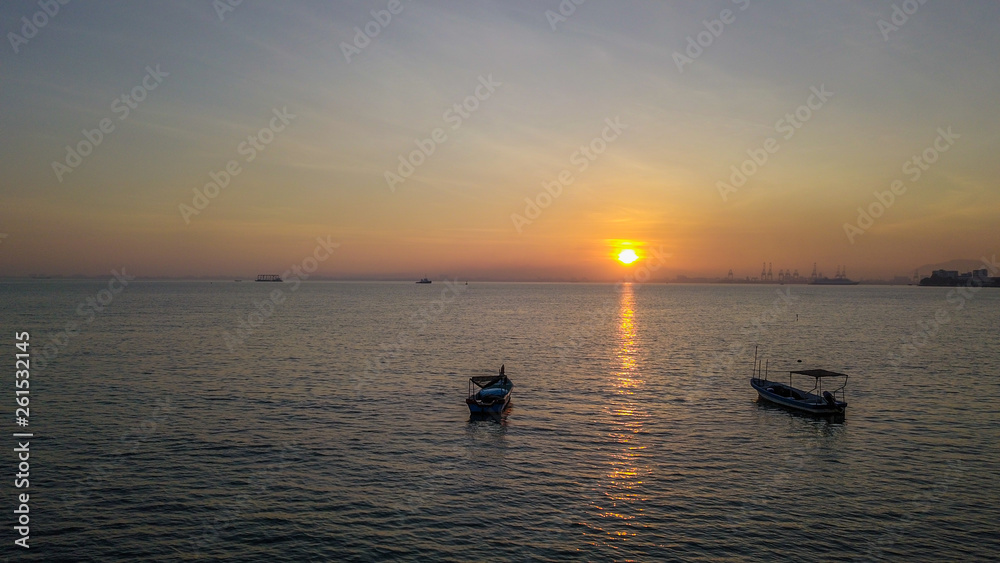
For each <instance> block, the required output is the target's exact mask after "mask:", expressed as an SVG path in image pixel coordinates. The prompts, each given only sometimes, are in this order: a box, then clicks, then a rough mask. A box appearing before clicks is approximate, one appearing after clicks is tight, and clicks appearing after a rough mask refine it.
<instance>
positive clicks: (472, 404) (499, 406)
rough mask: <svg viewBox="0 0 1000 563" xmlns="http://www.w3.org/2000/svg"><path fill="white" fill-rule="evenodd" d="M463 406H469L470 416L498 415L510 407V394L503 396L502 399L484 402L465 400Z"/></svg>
mask: <svg viewBox="0 0 1000 563" xmlns="http://www.w3.org/2000/svg"><path fill="white" fill-rule="evenodd" d="M465 404H467V405H469V412H470V413H472V414H500V413H502V412H503V411H504V409H506V408H507V407H508V406H510V393H509V392H508V393H507V394H506V395H504V397H503V399H501V400H497V401H493V402H486V401H479V400H476V399H471V398H470V399H466V401H465Z"/></svg>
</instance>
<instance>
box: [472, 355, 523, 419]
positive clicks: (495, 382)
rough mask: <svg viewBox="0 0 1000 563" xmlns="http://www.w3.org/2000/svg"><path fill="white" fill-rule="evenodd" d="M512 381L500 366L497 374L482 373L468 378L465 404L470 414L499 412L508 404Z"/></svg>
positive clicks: (512, 385) (512, 386)
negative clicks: (467, 394)
mask: <svg viewBox="0 0 1000 563" xmlns="http://www.w3.org/2000/svg"><path fill="white" fill-rule="evenodd" d="M513 388H514V383H513V382H511V380H510V379H508V378H507V375H506V374H505V373H504V366H502V365H501V366H500V373H499V374H498V375H483V376H476V377H470V378H469V396H468V398H466V399H465V404H467V405H469V412H470V413H472V414H499V413H501V412H503V410H504V409H506V408H507V406H508V405H509V404H510V392H511V390H512V389H513Z"/></svg>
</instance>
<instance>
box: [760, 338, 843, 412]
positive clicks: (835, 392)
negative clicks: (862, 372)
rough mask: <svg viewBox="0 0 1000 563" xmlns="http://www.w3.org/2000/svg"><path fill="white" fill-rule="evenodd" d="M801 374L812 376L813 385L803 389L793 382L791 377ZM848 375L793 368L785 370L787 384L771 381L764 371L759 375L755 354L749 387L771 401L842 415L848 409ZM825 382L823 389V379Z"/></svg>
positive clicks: (791, 406)
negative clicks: (846, 390) (846, 391)
mask: <svg viewBox="0 0 1000 563" xmlns="http://www.w3.org/2000/svg"><path fill="white" fill-rule="evenodd" d="M793 375H801V376H805V377H811V378H813V386H812V388H811V389H809V390H808V391H806V390H805V389H801V388H798V387H795V386H793V385H792V376H793ZM847 377H848V376H847V374H846V373H837V372H835V371H829V370H825V369H806V370H792V371H789V372H788V383H787V384H786V383H784V382H780V381H771V380H769V379H768V378H767V372H766V370H765V372H764V374H763V377H761V366H760V364H759V363H758V362H757V358H756V353H755V354H754V370H753V375H752V376H751V377H750V386H751V387H753V388H754V389H755V390H756V391H757V395H758V396H759V397H760V398H761V399H763V400H765V401H768V402H770V403H774V404H776V405H779V406H782V407H785V408H788V409H792V410H796V411H800V412H805V413H809V414H813V415H822V416H827V415H834V416H839V415H843V414H844V412H845V411H846V410H847V397H846V393H845V389H846V388H847ZM824 381H827V382H831V383H828V384H827V386H826V387H827V388H826V390H824V389H823V382H824Z"/></svg>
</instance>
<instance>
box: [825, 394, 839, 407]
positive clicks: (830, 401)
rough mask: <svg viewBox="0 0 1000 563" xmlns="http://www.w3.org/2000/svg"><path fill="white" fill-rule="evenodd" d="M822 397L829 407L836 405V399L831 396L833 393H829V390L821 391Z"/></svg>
mask: <svg viewBox="0 0 1000 563" xmlns="http://www.w3.org/2000/svg"><path fill="white" fill-rule="evenodd" d="M823 398H824V399H826V402H827V404H829V405H830V406H831V407H834V408H836V407H837V399H835V398H834V397H833V393H830V392H829V391H823Z"/></svg>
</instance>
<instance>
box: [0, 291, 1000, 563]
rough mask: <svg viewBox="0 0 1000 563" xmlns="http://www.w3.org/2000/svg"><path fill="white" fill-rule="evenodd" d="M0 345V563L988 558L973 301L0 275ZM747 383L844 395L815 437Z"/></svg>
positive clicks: (991, 403) (986, 461) (979, 339)
mask: <svg viewBox="0 0 1000 563" xmlns="http://www.w3.org/2000/svg"><path fill="white" fill-rule="evenodd" d="M0 324H2V326H3V329H4V330H3V335H4V336H3V338H2V342H0V344H2V347H3V349H4V350H5V356H6V357H7V358H8V361H6V362H5V364H4V365H6V366H7V368H6V369H5V373H4V374H3V375H2V377H0V380H2V381H0V389H2V393H3V395H4V396H5V397H6V399H3V403H4V404H5V405H6V407H5V412H6V415H5V418H4V423H3V426H4V429H5V430H7V438H4V440H6V442H7V443H6V446H5V447H4V448H3V450H4V451H6V452H7V453H6V454H4V456H3V458H4V459H2V460H0V467H3V468H4V469H3V471H4V472H5V473H6V475H5V476H4V479H3V495H2V497H0V502H2V503H3V506H0V509H2V512H3V513H4V514H6V516H5V517H4V518H3V520H4V525H3V526H2V527H0V528H2V530H3V542H4V543H5V544H6V545H5V546H4V551H3V554H4V556H6V557H7V558H8V560H17V561H21V560H27V561H30V560H45V561H64V560H65V561H109V560H111V561H115V560H129V561H140V560H141V561H188V560H220V561H383V560H390V561H944V560H948V561H991V560H992V561H995V560H996V559H997V557H998V555H997V554H998V553H1000V346H998V336H1000V290H997V289H990V288H983V289H980V288H975V287H972V288H930V287H913V286H865V285H861V286H849V287H816V286H806V285H777V284H773V285H748V284H731V285H729V284H720V285H709V284H705V285H698V284H691V285H682V284H639V283H633V284H558V283H485V282H476V281H473V282H472V283H469V284H468V285H466V283H465V282H464V281H457V280H456V281H444V282H443V281H442V280H436V281H435V282H434V283H433V284H423V285H421V284H414V283H412V282H406V283H403V282H396V283H390V282H381V283H370V282H301V283H300V282H296V283H290V282H285V283H254V282H242V283H238V282H234V281H231V280H229V281H214V282H209V281H197V282H180V281H141V280H132V281H129V282H128V284H127V285H122V283H121V282H120V281H119V282H117V283H116V282H113V281H112V278H111V277H110V276H109V279H108V280H98V281H86V280H76V281H73V280H30V281H28V280H24V281H16V280H14V281H4V282H2V283H0ZM23 332H27V333H28V334H29V335H30V340H29V342H30V347H29V351H30V354H31V365H30V394H29V395H22V396H28V397H29V398H30V407H29V409H30V413H22V414H30V416H27V417H21V418H24V422H25V425H21V426H19V425H18V424H19V422H18V421H17V417H16V416H15V405H14V401H15V386H14V382H15V380H16V377H15V362H14V359H13V358H14V357H15V354H16V353H18V352H19V350H17V349H16V347H15V345H16V342H17V340H16V339H15V337H16V335H18V334H20V333H23ZM755 357H756V359H757V360H759V361H760V365H761V368H762V369H764V370H766V373H767V375H768V376H769V377H770V378H772V379H777V380H779V381H780V380H784V379H785V378H787V377H788V372H789V371H791V370H797V369H805V368H823V369H828V370H833V371H837V372H842V373H846V374H848V375H849V379H848V383H847V387H846V398H847V401H848V403H849V406H848V407H847V411H846V414H845V416H843V417H842V418H839V419H823V418H812V417H807V416H800V415H797V414H794V413H790V412H788V411H785V410H783V409H780V408H775V407H772V406H768V405H766V404H762V403H760V402H758V400H757V397H756V394H755V392H754V391H753V389H751V387H750V385H749V378H750V376H751V371H752V369H753V366H754V363H755ZM501 366H504V369H505V373H506V374H507V375H508V376H509V378H510V379H511V380H512V381H513V382H514V385H515V386H514V390H513V395H512V401H511V406H510V408H509V409H508V410H507V411H506V412H505V413H504V414H503V415H501V416H497V417H489V416H487V417H485V418H481V419H471V418H470V414H469V411H468V408H467V406H466V404H465V398H466V396H467V393H468V386H469V382H468V380H469V377H471V376H479V375H489V374H494V373H497V371H498V370H499V369H500V367H501ZM14 433H30V434H31V435H32V436H31V438H30V439H26V438H15V437H13V434H14ZM25 441H27V442H29V445H28V449H30V461H28V462H27V463H29V464H30V477H28V478H27V479H28V481H29V484H27V485H26V486H24V487H21V488H17V487H15V486H14V485H15V483H16V482H17V479H16V477H15V473H17V472H18V464H19V463H20V462H19V460H18V459H17V457H16V455H17V454H16V453H15V451H14V450H15V449H16V448H19V447H20V446H19V444H21V443H23V442H25ZM22 469H24V467H22ZM20 494H29V495H30V498H29V501H28V502H27V503H25V504H27V505H28V507H27V508H28V510H30V512H29V513H28V514H27V516H28V518H29V520H30V523H29V525H28V528H30V530H29V533H28V537H29V540H28V543H29V544H30V547H29V548H28V549H25V548H23V547H21V546H20V545H16V544H15V543H14V542H15V540H17V539H19V538H20V537H21V535H20V534H21V532H20V531H18V530H17V529H16V527H17V526H18V525H19V524H18V518H20V516H19V515H18V514H17V513H15V510H17V509H18V508H19V505H20V504H21V503H20V502H19V498H18V495H20ZM22 512H24V511H23V510H22ZM22 515H24V514H22Z"/></svg>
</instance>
